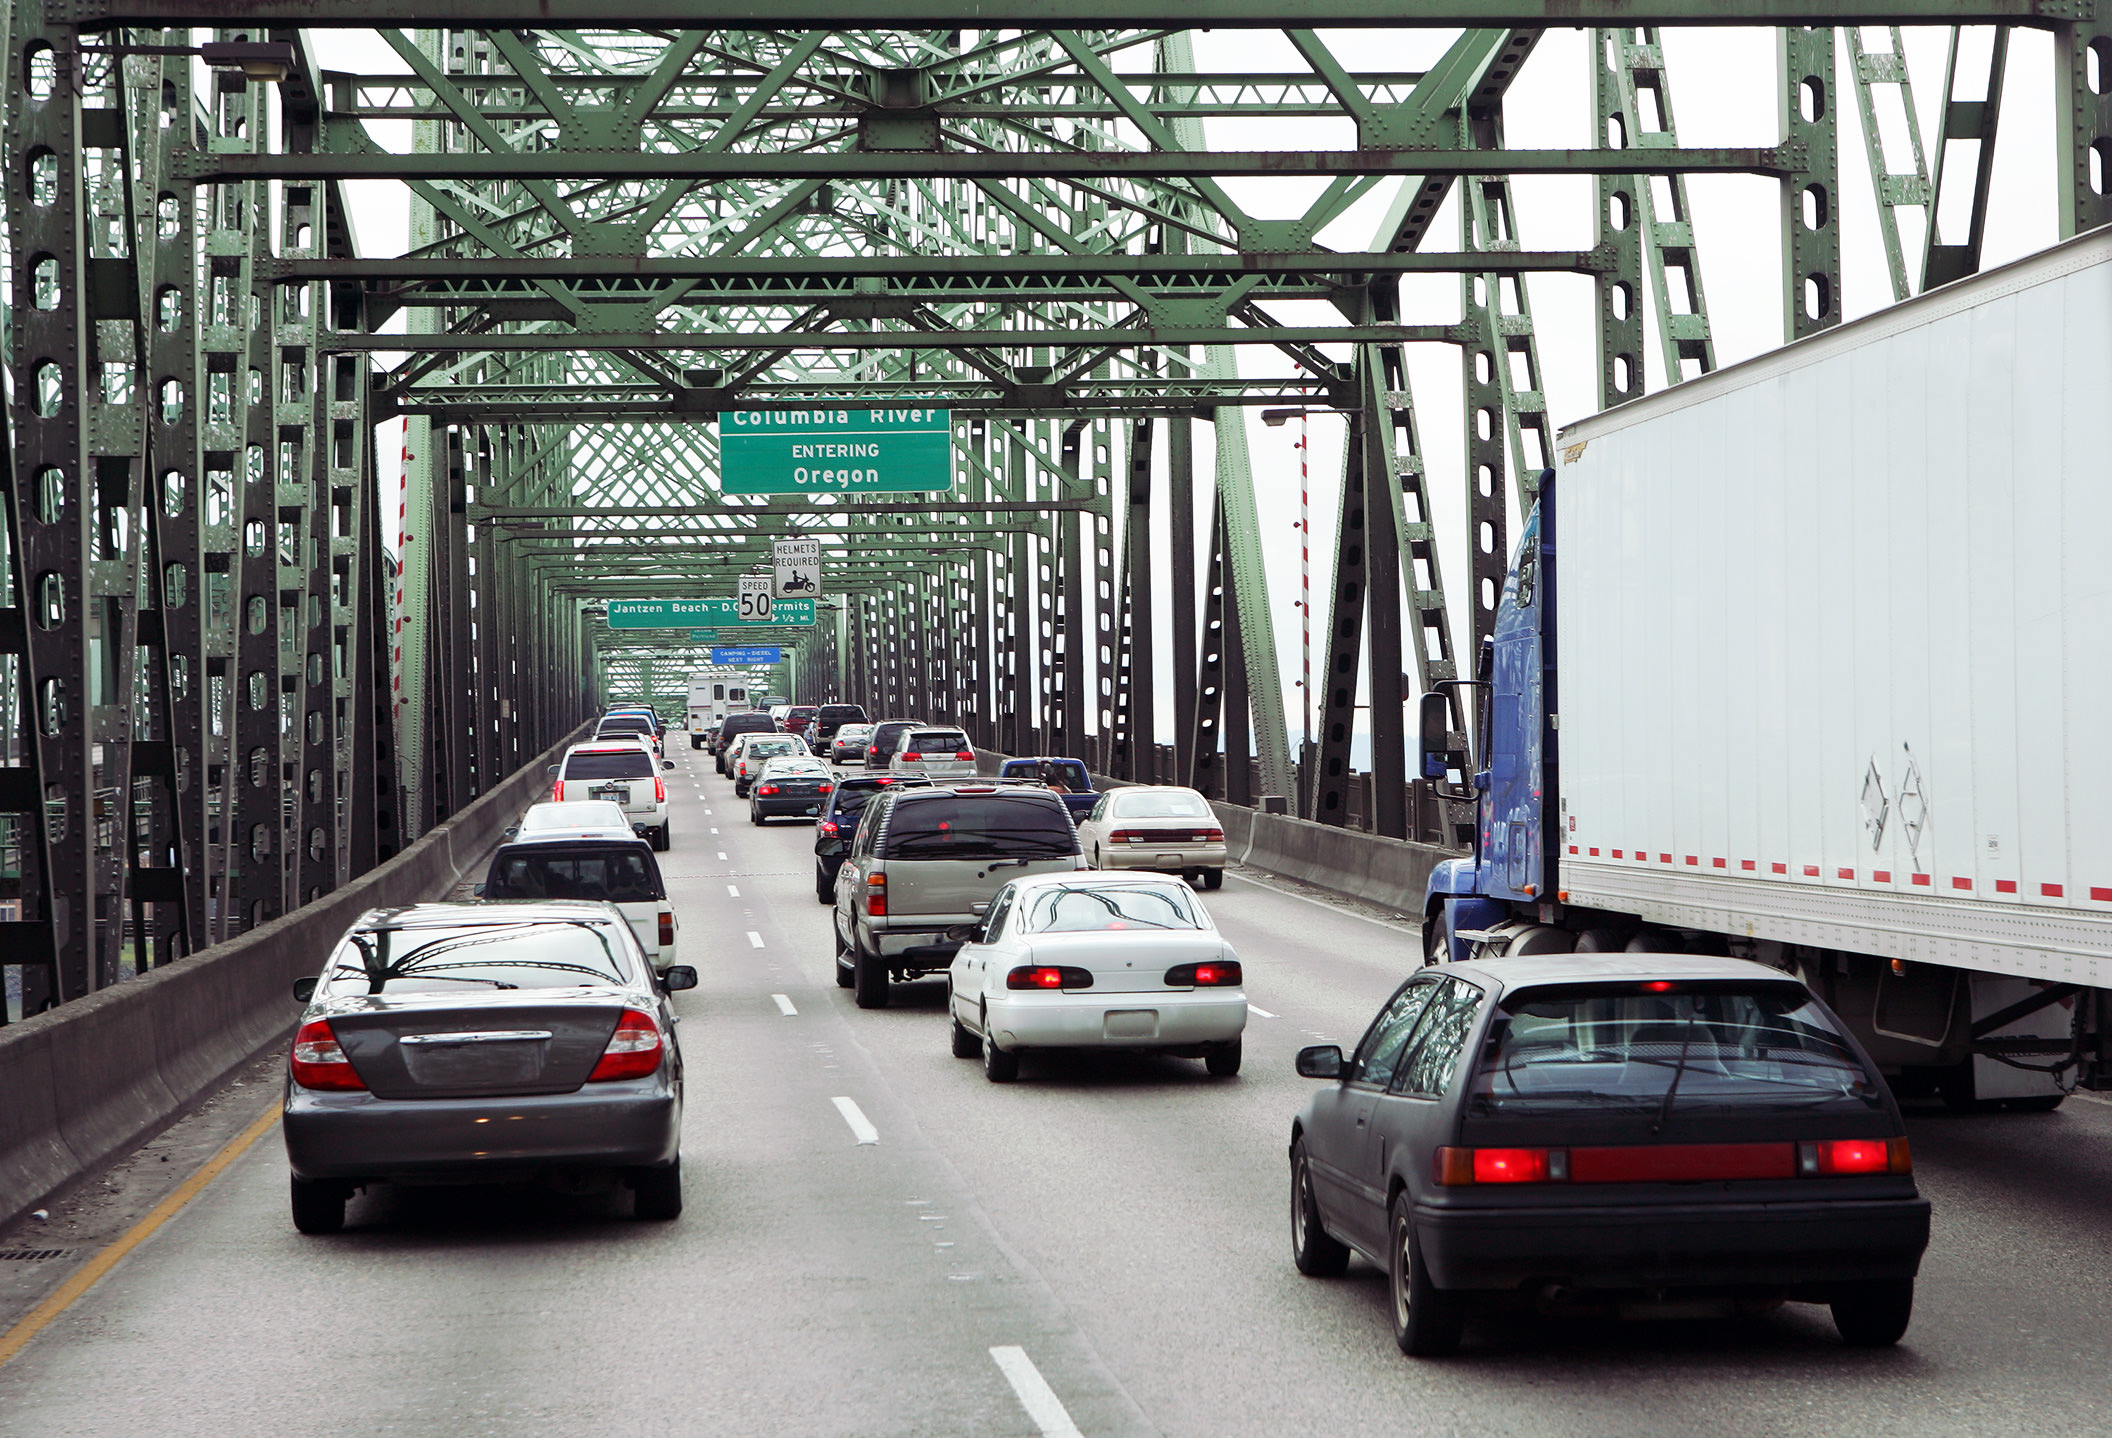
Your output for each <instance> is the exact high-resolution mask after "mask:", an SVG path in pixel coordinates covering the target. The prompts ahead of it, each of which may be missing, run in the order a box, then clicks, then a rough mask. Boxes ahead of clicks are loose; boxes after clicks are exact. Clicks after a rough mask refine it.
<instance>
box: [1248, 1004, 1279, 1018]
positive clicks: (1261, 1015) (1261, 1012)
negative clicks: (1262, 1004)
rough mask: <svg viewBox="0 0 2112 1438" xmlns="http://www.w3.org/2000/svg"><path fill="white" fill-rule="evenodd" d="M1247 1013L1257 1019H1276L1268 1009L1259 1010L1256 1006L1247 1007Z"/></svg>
mask: <svg viewBox="0 0 2112 1438" xmlns="http://www.w3.org/2000/svg"><path fill="white" fill-rule="evenodd" d="M1247 1012H1248V1013H1250V1014H1253V1015H1254V1016H1255V1017H1256V1018H1263V1019H1273V1018H1275V1017H1276V1015H1274V1014H1272V1013H1270V1012H1269V1011H1268V1010H1267V1009H1264V1008H1259V1007H1257V1006H1256V1005H1254V1004H1248V1005H1247Z"/></svg>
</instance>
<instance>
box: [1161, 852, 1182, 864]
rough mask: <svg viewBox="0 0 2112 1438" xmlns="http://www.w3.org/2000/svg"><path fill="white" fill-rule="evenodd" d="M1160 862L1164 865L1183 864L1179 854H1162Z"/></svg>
mask: <svg viewBox="0 0 2112 1438" xmlns="http://www.w3.org/2000/svg"><path fill="white" fill-rule="evenodd" d="M1159 862H1160V863H1162V864H1178V863H1180V862H1181V856H1180V855H1179V854H1161V855H1159Z"/></svg>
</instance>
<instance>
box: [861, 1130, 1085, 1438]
mask: <svg viewBox="0 0 2112 1438" xmlns="http://www.w3.org/2000/svg"><path fill="white" fill-rule="evenodd" d="M829 1102H830V1103H833V1104H835V1105H836V1112H838V1113H840V1114H842V1115H843V1121H844V1122H845V1123H847V1124H849V1125H850V1126H851V1134H852V1136H853V1137H854V1138H856V1139H857V1140H858V1142H860V1143H878V1142H880V1130H879V1129H877V1128H874V1127H873V1121H872V1120H871V1119H869V1118H867V1117H866V1116H865V1112H864V1110H862V1109H860V1108H859V1107H858V1105H857V1104H855V1103H852V1102H851V1101H850V1100H849V1099H847V1098H834V1099H830V1100H829ZM1072 1431H1073V1432H1075V1431H1077V1430H1075V1429H1073V1430H1072Z"/></svg>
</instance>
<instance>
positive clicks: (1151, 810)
mask: <svg viewBox="0 0 2112 1438" xmlns="http://www.w3.org/2000/svg"><path fill="white" fill-rule="evenodd" d="M1115 812H1116V813H1117V814H1120V815H1121V816H1122V817H1123V818H1125V819H1209V818H1213V817H1215V816H1214V815H1213V813H1212V812H1211V809H1210V805H1209V803H1208V802H1207V801H1205V800H1204V798H1203V796H1202V795H1200V794H1182V793H1172V794H1123V795H1120V796H1119V797H1117V798H1116V800H1115Z"/></svg>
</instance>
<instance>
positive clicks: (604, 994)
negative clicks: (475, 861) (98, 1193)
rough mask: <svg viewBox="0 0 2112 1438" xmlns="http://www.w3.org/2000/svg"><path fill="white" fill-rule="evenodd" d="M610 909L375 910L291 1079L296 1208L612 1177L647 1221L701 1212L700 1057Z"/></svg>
mask: <svg viewBox="0 0 2112 1438" xmlns="http://www.w3.org/2000/svg"><path fill="white" fill-rule="evenodd" d="M695 984H696V972H695V970H693V969H690V968H687V967H683V966H679V965H678V966H675V967H673V968H670V969H669V970H668V971H667V972H666V973H665V974H664V975H662V976H660V978H658V979H657V980H656V979H655V977H654V975H653V971H652V968H651V966H650V964H649V963H648V961H647V959H646V956H645V953H644V951H643V950H642V949H640V947H639V945H638V941H637V939H636V937H635V936H634V935H633V934H632V932H631V927H630V925H629V924H628V923H626V922H625V921H624V918H623V916H622V914H620V913H619V912H617V910H616V909H615V907H614V906H613V905H610V904H597V903H583V902H582V903H571V902H549V903H535V904H522V903H513V904H417V905H413V906H411V907H408V908H402V909H375V910H370V911H368V912H367V913H365V914H363V915H361V916H360V918H359V921H358V922H357V923H355V924H353V926H352V928H351V929H350V930H349V931H348V932H347V933H346V935H345V937H344V938H343V939H342V940H341V941H340V942H339V944H338V946H337V949H336V951H335V952H334V953H332V954H331V956H330V961H329V963H328V964H327V965H326V966H325V968H324V970H323V972H322V974H321V976H320V977H319V978H316V979H312V980H311V979H303V980H302V981H301V982H300V983H298V984H296V985H295V988H294V996H295V997H296V998H299V999H303V1000H306V1001H308V1009H307V1011H306V1012H305V1013H303V1014H302V1015H301V1023H300V1028H299V1030H298V1032H297V1033H296V1034H295V1036H294V1040H293V1049H292V1053H291V1055H290V1058H289V1063H288V1068H287V1076H286V1104H285V1114H284V1123H283V1130H284V1133H285V1138H286V1155H287V1159H288V1161H289V1163H290V1165H291V1167H292V1169H293V1219H294V1224H295V1226H296V1227H298V1228H299V1229H300V1230H301V1231H302V1232H303V1233H330V1232H335V1231H336V1230H337V1229H338V1228H339V1227H341V1226H342V1225H343V1223H344V1214H345V1202H346V1200H347V1199H348V1198H349V1197H350V1196H351V1194H352V1191H353V1190H354V1189H355V1188H358V1187H361V1186H364V1185H367V1184H373V1183H493V1182H500V1181H504V1180H509V1179H515V1178H523V1177H533V1176H538V1175H543V1174H548V1173H551V1172H553V1171H563V1170H570V1171H580V1170H592V1171H607V1172H613V1173H616V1174H619V1175H621V1176H622V1177H623V1178H624V1179H625V1180H626V1181H627V1182H628V1183H629V1185H630V1187H631V1188H632V1189H633V1190H634V1191H635V1193H636V1204H635V1208H636V1212H637V1214H638V1216H639V1217H641V1218H658V1219H668V1218H674V1217H676V1216H677V1215H678V1214H680V1213H681V1211H682V1167H681V1152H680V1141H679V1135H680V1132H681V1126H682V1054H681V1049H680V1048H679V1046H678V1045H677V1044H676V1042H675V1016H674V1011H673V1009H672V1007H671V1006H670V1005H669V1003H668V994H669V993H670V992H672V991H674V990H677V989H684V988H692V987H694V986H695Z"/></svg>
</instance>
